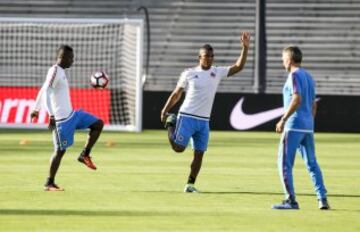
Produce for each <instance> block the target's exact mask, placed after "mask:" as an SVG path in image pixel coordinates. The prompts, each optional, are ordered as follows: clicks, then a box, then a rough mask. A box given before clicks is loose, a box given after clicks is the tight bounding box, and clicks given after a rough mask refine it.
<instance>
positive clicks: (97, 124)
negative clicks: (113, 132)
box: [90, 119, 104, 131]
mask: <svg viewBox="0 0 360 232" xmlns="http://www.w3.org/2000/svg"><path fill="white" fill-rule="evenodd" d="M103 128H104V121H103V120H101V119H99V120H97V121H96V122H94V123H93V124H91V126H90V129H91V130H96V131H102V129H103Z"/></svg>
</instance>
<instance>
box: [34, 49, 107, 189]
mask: <svg viewBox="0 0 360 232" xmlns="http://www.w3.org/2000/svg"><path fill="white" fill-rule="evenodd" d="M73 62H74V52H73V49H72V48H71V47H70V46H68V45H61V46H60V47H59V48H58V50H57V62H56V64H55V65H53V66H52V67H51V68H50V69H49V71H48V73H47V76H46V80H45V82H44V84H43V86H42V88H41V89H40V91H39V93H38V96H37V98H36V103H35V107H34V109H33V111H32V112H31V119H32V120H34V119H36V118H38V116H39V110H40V108H41V105H42V103H44V105H45V107H46V109H47V111H48V114H49V126H48V127H49V129H50V130H52V131H53V141H54V154H53V156H52V157H51V159H50V168H49V176H48V178H47V180H46V183H45V186H44V190H45V191H62V190H64V189H62V188H60V187H59V186H58V185H56V184H55V176H56V173H57V170H58V168H59V166H60V162H61V159H62V157H63V155H64V154H65V151H66V148H68V147H70V146H71V145H72V144H73V142H74V132H75V130H76V129H86V128H89V129H90V132H89V136H88V138H87V141H86V144H85V147H84V150H83V151H82V152H81V154H80V156H79V157H78V161H79V162H81V163H84V164H85V165H86V166H87V167H89V168H91V169H93V170H95V169H96V166H95V165H94V163H93V162H92V161H91V157H90V152H91V148H92V147H93V145H94V144H95V143H96V141H97V139H98V138H99V136H100V134H101V131H102V128H103V126H104V123H103V121H102V120H101V119H98V118H96V117H95V116H93V115H91V114H89V113H87V112H85V111H83V110H73V108H72V105H71V100H70V90H69V84H68V80H67V77H66V74H65V69H67V68H70V66H71V65H72V64H73Z"/></svg>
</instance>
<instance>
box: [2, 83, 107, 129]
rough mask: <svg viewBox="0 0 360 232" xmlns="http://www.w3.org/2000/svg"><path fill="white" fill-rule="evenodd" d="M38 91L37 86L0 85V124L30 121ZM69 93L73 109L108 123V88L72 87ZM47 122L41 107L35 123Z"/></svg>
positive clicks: (45, 114)
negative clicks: (85, 112) (83, 111)
mask: <svg viewBox="0 0 360 232" xmlns="http://www.w3.org/2000/svg"><path fill="white" fill-rule="evenodd" d="M38 91H39V88H32V87H0V124H25V123H30V121H31V120H30V113H31V110H32V108H33V106H34V104H35V99H36V96H37V94H38ZM70 95H71V101H72V106H73V108H74V109H75V110H76V109H83V110H85V111H87V112H89V113H92V114H94V115H95V116H97V117H98V118H101V119H102V120H103V121H104V122H105V124H109V122H110V102H111V99H110V98H111V97H110V95H111V94H110V90H108V89H102V90H99V89H78V88H72V89H70ZM47 122H48V116H47V113H46V111H45V110H44V109H42V110H41V111H40V114H39V119H38V121H37V122H35V124H46V123H47Z"/></svg>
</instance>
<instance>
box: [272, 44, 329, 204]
mask: <svg viewBox="0 0 360 232" xmlns="http://www.w3.org/2000/svg"><path fill="white" fill-rule="evenodd" d="M282 60H283V65H284V68H285V69H286V71H287V72H289V75H288V77H287V80H286V82H285V85H284V88H283V101H284V109H285V113H284V115H283V116H282V117H281V119H280V121H279V122H278V123H277V124H276V132H277V133H282V136H281V140H280V144H279V153H278V167H279V174H280V179H281V182H282V184H283V188H284V192H285V200H284V201H283V202H282V203H280V204H276V205H273V206H272V208H273V209H299V204H298V203H297V201H296V199H295V191H294V184H293V171H292V170H293V166H294V160H295V154H296V150H299V152H300V154H301V156H302V158H303V160H304V162H305V165H306V167H307V170H308V171H309V174H310V176H311V179H312V182H313V184H314V188H315V192H316V194H317V198H318V206H319V209H330V206H329V204H328V201H327V198H326V188H325V185H324V182H323V177H322V174H321V170H320V167H319V165H318V163H317V161H316V156H315V146H314V117H315V114H316V108H317V104H316V99H315V83H314V80H313V78H312V76H311V75H310V73H309V72H307V71H306V70H305V69H304V68H302V67H301V61H302V53H301V50H300V49H299V48H298V47H296V46H290V47H287V48H285V49H284V50H283V53H282Z"/></svg>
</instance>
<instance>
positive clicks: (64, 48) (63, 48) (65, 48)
mask: <svg viewBox="0 0 360 232" xmlns="http://www.w3.org/2000/svg"><path fill="white" fill-rule="evenodd" d="M61 51H63V52H64V53H68V52H74V50H73V48H72V47H70V46H69V45H67V44H62V45H60V46H59V48H58V49H57V53H56V54H57V55H59V53H60V52H61Z"/></svg>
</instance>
